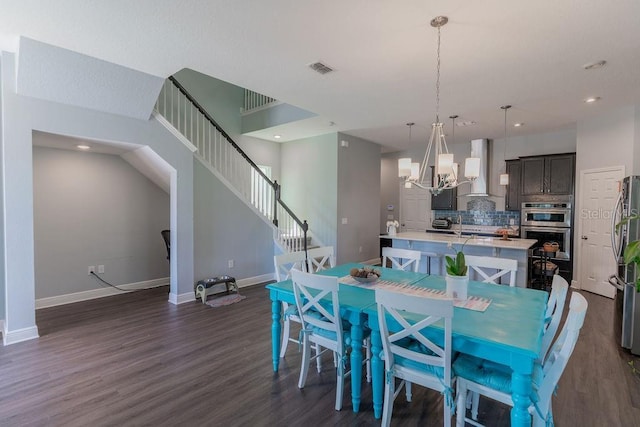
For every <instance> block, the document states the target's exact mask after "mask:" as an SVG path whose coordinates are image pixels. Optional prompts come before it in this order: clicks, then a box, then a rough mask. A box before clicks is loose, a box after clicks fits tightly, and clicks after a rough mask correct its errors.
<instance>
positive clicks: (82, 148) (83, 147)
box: [76, 144, 91, 150]
mask: <svg viewBox="0 0 640 427" xmlns="http://www.w3.org/2000/svg"><path fill="white" fill-rule="evenodd" d="M76 147H77V148H79V149H80V150H89V149H91V147H89V146H88V145H85V144H79V145H76Z"/></svg>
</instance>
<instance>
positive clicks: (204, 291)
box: [194, 276, 239, 304]
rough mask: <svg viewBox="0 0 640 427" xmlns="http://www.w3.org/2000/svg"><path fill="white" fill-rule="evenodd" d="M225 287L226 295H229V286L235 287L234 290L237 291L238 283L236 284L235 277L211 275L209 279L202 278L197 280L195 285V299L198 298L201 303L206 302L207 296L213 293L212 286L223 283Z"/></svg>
mask: <svg viewBox="0 0 640 427" xmlns="http://www.w3.org/2000/svg"><path fill="white" fill-rule="evenodd" d="M223 283H224V285H225V287H226V288H227V295H229V286H231V288H235V291H236V292H239V291H238V285H237V284H236V279H235V277H231V276H218V277H212V278H210V279H203V280H200V281H198V283H196V286H195V289H194V291H195V293H196V299H197V298H200V299H201V300H202V303H203V304H206V303H207V297H208V296H209V295H211V294H213V293H214V288H213V287H214V286H215V285H221V284H223Z"/></svg>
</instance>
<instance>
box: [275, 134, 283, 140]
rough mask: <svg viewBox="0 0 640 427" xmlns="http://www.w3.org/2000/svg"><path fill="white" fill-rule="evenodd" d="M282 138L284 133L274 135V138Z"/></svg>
mask: <svg viewBox="0 0 640 427" xmlns="http://www.w3.org/2000/svg"><path fill="white" fill-rule="evenodd" d="M280 138H282V135H273V139H280Z"/></svg>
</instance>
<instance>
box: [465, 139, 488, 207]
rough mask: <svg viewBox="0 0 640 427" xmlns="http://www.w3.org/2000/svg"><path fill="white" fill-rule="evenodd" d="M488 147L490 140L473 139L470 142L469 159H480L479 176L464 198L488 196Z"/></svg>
mask: <svg viewBox="0 0 640 427" xmlns="http://www.w3.org/2000/svg"><path fill="white" fill-rule="evenodd" d="M490 146H491V140H490V139H474V140H472V141H471V157H478V158H480V174H479V175H478V178H476V179H475V180H474V181H472V182H471V191H470V192H469V194H464V196H473V197H487V196H489V172H490V169H491V159H490V154H491V150H490V149H489V148H490ZM461 195H462V194H461Z"/></svg>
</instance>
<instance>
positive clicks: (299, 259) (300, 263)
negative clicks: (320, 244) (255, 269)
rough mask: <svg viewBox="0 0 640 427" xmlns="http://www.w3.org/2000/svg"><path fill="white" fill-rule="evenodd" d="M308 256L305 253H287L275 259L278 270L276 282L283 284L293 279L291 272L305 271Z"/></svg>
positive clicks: (276, 256)
mask: <svg viewBox="0 0 640 427" xmlns="http://www.w3.org/2000/svg"><path fill="white" fill-rule="evenodd" d="M305 262H306V256H305V253H304V251H297V252H287V253H284V254H282V255H275V256H274V257H273V264H274V267H275V269H276V280H277V281H278V282H282V281H283V280H288V279H290V278H291V270H292V269H296V270H304V264H305Z"/></svg>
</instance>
